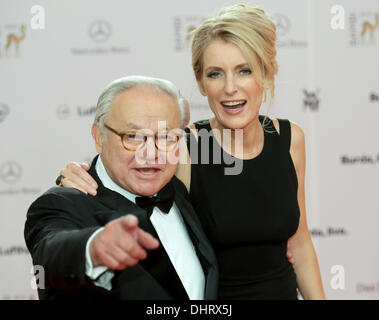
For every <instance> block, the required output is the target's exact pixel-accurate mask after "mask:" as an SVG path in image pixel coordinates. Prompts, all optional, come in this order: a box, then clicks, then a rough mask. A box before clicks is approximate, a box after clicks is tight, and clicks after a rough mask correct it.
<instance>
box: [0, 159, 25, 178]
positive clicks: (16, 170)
mask: <svg viewBox="0 0 379 320" xmlns="http://www.w3.org/2000/svg"><path fill="white" fill-rule="evenodd" d="M21 175H22V169H21V166H20V165H19V164H18V163H17V162H15V161H8V162H6V163H4V164H3V165H2V166H1V167H0V178H1V179H2V180H3V181H4V182H6V183H14V182H16V181H18V180H20V178H21Z"/></svg>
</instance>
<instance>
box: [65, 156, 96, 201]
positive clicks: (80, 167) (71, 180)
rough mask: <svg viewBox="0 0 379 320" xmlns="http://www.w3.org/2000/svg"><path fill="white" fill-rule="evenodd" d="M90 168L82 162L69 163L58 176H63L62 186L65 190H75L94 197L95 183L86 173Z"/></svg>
mask: <svg viewBox="0 0 379 320" xmlns="http://www.w3.org/2000/svg"><path fill="white" fill-rule="evenodd" d="M89 168H90V166H89V165H88V164H87V163H85V162H83V163H77V162H70V163H69V164H67V166H66V167H65V168H63V169H62V170H61V172H60V174H61V175H62V176H63V179H62V181H61V183H62V185H63V186H64V187H66V188H75V189H78V190H80V191H82V192H84V193H86V194H88V193H89V194H91V195H93V196H95V195H96V190H97V187H98V186H97V183H96V181H95V180H94V179H93V178H92V177H91V175H90V174H89V173H88V172H87V171H88V170H89Z"/></svg>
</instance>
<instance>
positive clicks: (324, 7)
mask: <svg viewBox="0 0 379 320" xmlns="http://www.w3.org/2000/svg"><path fill="white" fill-rule="evenodd" d="M232 3H235V2H232V1H221V0H209V1H200V0H191V1H174V0H170V1H169V0H161V1H146V0H142V1H129V0H128V1H121V0H119V1H116V0H112V1H89V0H82V1H74V0H68V1H60V2H57V1H47V0H40V1H38V2H34V1H27V0H19V1H12V0H0V299H37V294H36V291H35V289H34V288H33V283H34V282H33V275H32V271H31V268H32V263H31V258H30V256H29V254H28V251H27V249H26V247H25V244H24V238H23V226H24V221H25V214H26V211H27V209H28V207H29V205H30V204H31V202H32V201H33V200H34V199H36V198H37V197H38V196H39V195H40V194H42V193H43V192H44V191H45V190H47V189H48V188H49V187H51V186H52V185H53V184H54V180H55V178H56V176H57V175H58V173H59V171H60V169H61V168H62V167H64V166H65V164H66V163H67V162H68V161H71V160H76V161H90V160H91V158H92V157H93V156H94V154H95V149H94V145H93V141H92V138H91V135H90V127H91V124H92V121H93V117H94V109H95V104H96V101H97V97H98V95H99V94H100V92H101V90H102V89H103V87H104V86H105V85H106V84H107V83H108V82H109V81H111V80H113V79H115V78H118V77H121V76H124V75H131V74H143V75H150V76H156V77H162V78H167V79H170V80H172V81H173V82H175V83H176V84H177V85H178V87H179V88H180V89H181V91H182V93H183V94H184V95H185V96H187V97H188V98H189V100H190V101H191V105H192V106H191V112H192V114H191V120H192V121H194V120H199V119H202V118H207V117H209V116H210V115H211V113H210V111H209V109H208V107H207V103H206V100H205V99H204V98H203V97H201V96H200V94H199V93H198V91H197V87H196V83H195V80H194V77H193V74H192V70H191V57H190V50H189V41H188V31H189V30H191V28H193V27H194V26H197V25H198V24H199V22H200V21H201V20H202V19H203V18H204V17H205V16H206V15H207V14H209V13H213V12H215V11H216V10H217V9H218V8H220V7H221V6H223V5H226V4H232ZM246 3H249V4H254V5H259V6H261V7H263V8H264V9H266V10H267V12H268V13H269V14H270V15H271V16H272V17H273V18H274V20H275V22H276V24H277V28H278V36H279V38H278V62H279V67H280V69H279V75H278V77H277V92H276V100H275V103H274V105H273V106H272V108H271V110H270V114H271V115H272V116H273V117H284V118H289V119H291V120H292V121H295V122H296V123H298V124H299V125H300V126H301V127H302V128H303V129H304V132H305V136H306V144H307V145H306V147H307V178H306V192H307V215H308V224H309V228H310V230H311V234H312V238H313V240H314V243H315V246H316V250H317V252H318V257H319V262H320V267H321V272H322V276H323V282H324V286H325V290H326V294H327V297H328V298H330V299H378V298H379V233H378V227H379V200H378V199H379V197H378V190H379V143H378V138H379V134H378V129H377V128H378V119H379V59H378V57H379V2H378V1H377V0H362V1H359V2H358V1H354V0H344V1H339V2H338V4H339V6H337V7H336V6H335V5H336V3H335V2H334V1H329V0H323V1H316V0H309V1H304V0H291V1H273V0H257V1H255V2H251V1H248V2H246ZM37 4H38V5H39V6H37V7H36V6H35V5H37ZM265 110H266V109H265V106H264V107H263V109H262V112H265ZM252 214H253V213H252ZM252 258H254V257H252Z"/></svg>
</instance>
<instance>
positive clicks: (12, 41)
mask: <svg viewBox="0 0 379 320" xmlns="http://www.w3.org/2000/svg"><path fill="white" fill-rule="evenodd" d="M24 39H25V25H24V24H23V25H21V27H20V32H19V33H17V34H16V33H10V34H8V36H7V42H6V45H5V53H6V55H7V56H9V54H10V52H11V49H12V47H13V48H14V50H13V52H14V53H15V55H16V56H18V55H19V45H20V42H21V41H23V40H24Z"/></svg>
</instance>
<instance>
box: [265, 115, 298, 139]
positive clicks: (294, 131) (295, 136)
mask: <svg viewBox="0 0 379 320" xmlns="http://www.w3.org/2000/svg"><path fill="white" fill-rule="evenodd" d="M270 119H271V121H272V123H273V124H274V127H275V129H276V131H277V132H278V133H279V134H280V124H279V121H281V120H286V121H288V122H289V123H290V127H291V138H292V139H295V140H298V139H301V138H302V137H304V131H303V129H302V128H301V127H300V125H298V124H297V123H296V122H294V121H292V120H290V119H277V118H270Z"/></svg>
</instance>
